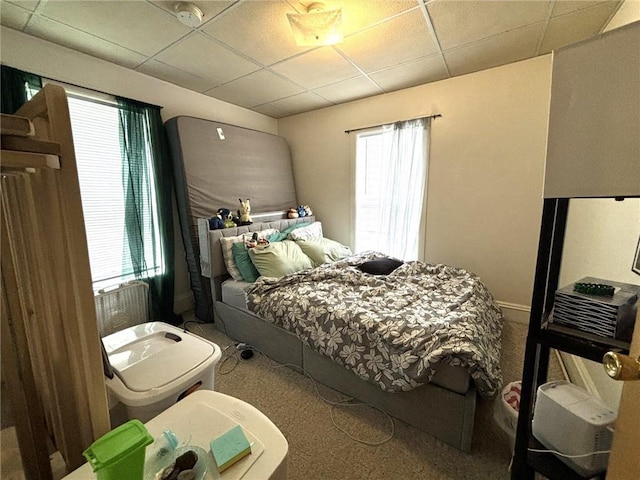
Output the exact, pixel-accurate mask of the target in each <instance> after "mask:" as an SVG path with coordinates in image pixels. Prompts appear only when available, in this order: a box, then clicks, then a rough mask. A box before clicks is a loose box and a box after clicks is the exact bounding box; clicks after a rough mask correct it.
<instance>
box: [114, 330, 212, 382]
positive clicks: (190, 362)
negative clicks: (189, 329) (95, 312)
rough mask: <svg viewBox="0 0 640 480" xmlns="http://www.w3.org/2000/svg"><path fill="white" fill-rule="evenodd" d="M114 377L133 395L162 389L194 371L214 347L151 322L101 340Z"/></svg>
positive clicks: (209, 355)
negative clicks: (113, 371)
mask: <svg viewBox="0 0 640 480" xmlns="http://www.w3.org/2000/svg"><path fill="white" fill-rule="evenodd" d="M103 342H104V345H105V349H106V351H107V355H108V357H109V361H110V362H111V365H112V366H113V368H114V370H115V372H116V375H117V376H118V377H119V378H120V380H122V383H124V384H125V386H126V387H127V388H128V389H129V390H132V391H134V392H147V391H149V390H152V389H158V388H161V387H163V386H165V385H167V384H169V383H171V382H173V381H175V380H177V379H179V378H181V377H183V376H184V375H185V374H186V373H188V372H189V371H191V370H193V369H194V368H197V367H198V366H199V365H201V364H202V363H204V362H206V361H207V360H208V359H209V358H210V357H211V356H212V355H214V353H215V346H214V345H213V344H212V343H210V342H208V341H206V340H204V339H201V338H199V337H196V336H195V335H192V334H190V333H185V332H183V331H182V330H180V329H178V328H175V327H172V326H171V325H168V324H164V323H161V322H150V323H144V324H142V325H136V326H135V327H131V328H127V329H125V330H122V331H120V332H116V333H113V334H111V335H109V336H107V337H105V338H104V339H103Z"/></svg>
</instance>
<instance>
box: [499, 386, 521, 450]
mask: <svg viewBox="0 0 640 480" xmlns="http://www.w3.org/2000/svg"><path fill="white" fill-rule="evenodd" d="M521 388H522V382H520V381H518V382H510V383H508V384H507V385H506V386H505V387H504V388H503V389H502V393H501V394H500V398H499V399H498V402H497V403H496V405H495V410H494V419H495V421H496V423H497V424H498V426H499V427H500V428H501V429H502V430H503V431H504V432H505V433H506V434H507V436H508V438H509V446H510V447H511V451H512V452H513V450H514V448H515V443H516V429H517V427H518V411H519V410H520V395H521Z"/></svg>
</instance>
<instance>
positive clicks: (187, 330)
mask: <svg viewBox="0 0 640 480" xmlns="http://www.w3.org/2000/svg"><path fill="white" fill-rule="evenodd" d="M190 323H195V324H196V325H198V328H199V329H200V334H201V336H202V337H204V331H203V330H202V327H201V326H200V325H204V324H205V323H206V322H201V321H200V320H187V321H185V322H182V331H184V332H189V333H193V332H192V331H191V330H189V329H188V328H187V325H189V324H190Z"/></svg>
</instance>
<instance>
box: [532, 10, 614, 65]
mask: <svg viewBox="0 0 640 480" xmlns="http://www.w3.org/2000/svg"><path fill="white" fill-rule="evenodd" d="M616 8H618V6H617V5H616V4H613V3H603V4H600V5H596V6H595V7H591V8H585V9H582V10H578V11H576V12H575V13H570V14H568V15H562V16H561V17H555V18H552V19H551V20H549V25H548V26H547V31H546V32H545V35H544V39H543V40H542V45H540V54H541V55H542V54H545V53H549V52H550V51H551V50H555V49H557V48H560V47H564V46H565V45H569V44H571V43H575V42H579V41H580V40H584V39H586V38H589V37H591V36H593V35H597V34H598V33H599V32H600V30H601V29H602V27H604V26H605V25H606V23H607V21H608V20H609V17H610V16H611V14H612V13H613V12H614V11H615V9H616Z"/></svg>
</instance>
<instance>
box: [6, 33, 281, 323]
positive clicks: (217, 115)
mask: <svg viewBox="0 0 640 480" xmlns="http://www.w3.org/2000/svg"><path fill="white" fill-rule="evenodd" d="M0 41H1V43H0V60H1V61H2V63H3V64H6V65H9V66H12V67H15V68H18V69H20V70H24V71H27V72H31V73H35V74H38V75H41V76H43V77H47V78H51V79H54V80H58V81H61V82H66V83H71V84H74V85H78V86H81V87H85V88H90V89H93V90H97V91H100V92H105V93H109V94H112V95H119V96H121V97H126V98H131V99H134V100H139V101H142V102H146V103H150V104H153V105H160V106H162V107H163V109H162V118H163V119H164V120H168V119H169V118H172V117H175V116H177V115H187V116H193V117H198V118H205V119H211V120H216V121H219V122H224V123H229V124H232V125H238V126H241V127H246V128H252V129H255V130H259V131H263V132H267V133H272V134H275V133H276V132H277V121H276V120H275V119H273V118H271V117H268V116H266V115H262V114H260V113H256V112H252V111H250V110H247V109H245V108H242V107H238V106H236V105H232V104H229V103H226V102H222V101H220V100H217V99H215V98H212V97H207V96H205V95H201V94H199V93H196V92H193V91H190V90H187V89H184V88H181V87H177V86H175V85H172V84H170V83H167V82H164V81H162V80H158V79H155V78H152V77H149V76H147V75H143V74H141V73H138V72H134V71H133V70H129V69H126V68H124V67H120V66H118V65H115V64H113V63H109V62H106V61H104V60H100V59H97V58H95V57H91V56H89V55H86V54H83V53H79V52H76V51H73V50H70V49H68V48H65V47H61V46H58V45H55V44H53V43H50V42H46V41H44V40H41V39H39V38H36V37H32V36H30V35H26V34H24V33H21V32H18V31H16V30H12V29H10V28H7V27H4V26H3V27H1V28H0ZM176 218H177V217H176ZM175 238H176V249H175V251H176V292H175V309H176V311H177V312H184V311H186V310H189V309H191V308H192V306H193V296H192V293H191V288H190V286H189V276H188V270H187V265H186V262H185V253H184V245H183V243H182V237H181V235H180V229H179V225H178V222H177V220H176V222H175Z"/></svg>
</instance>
